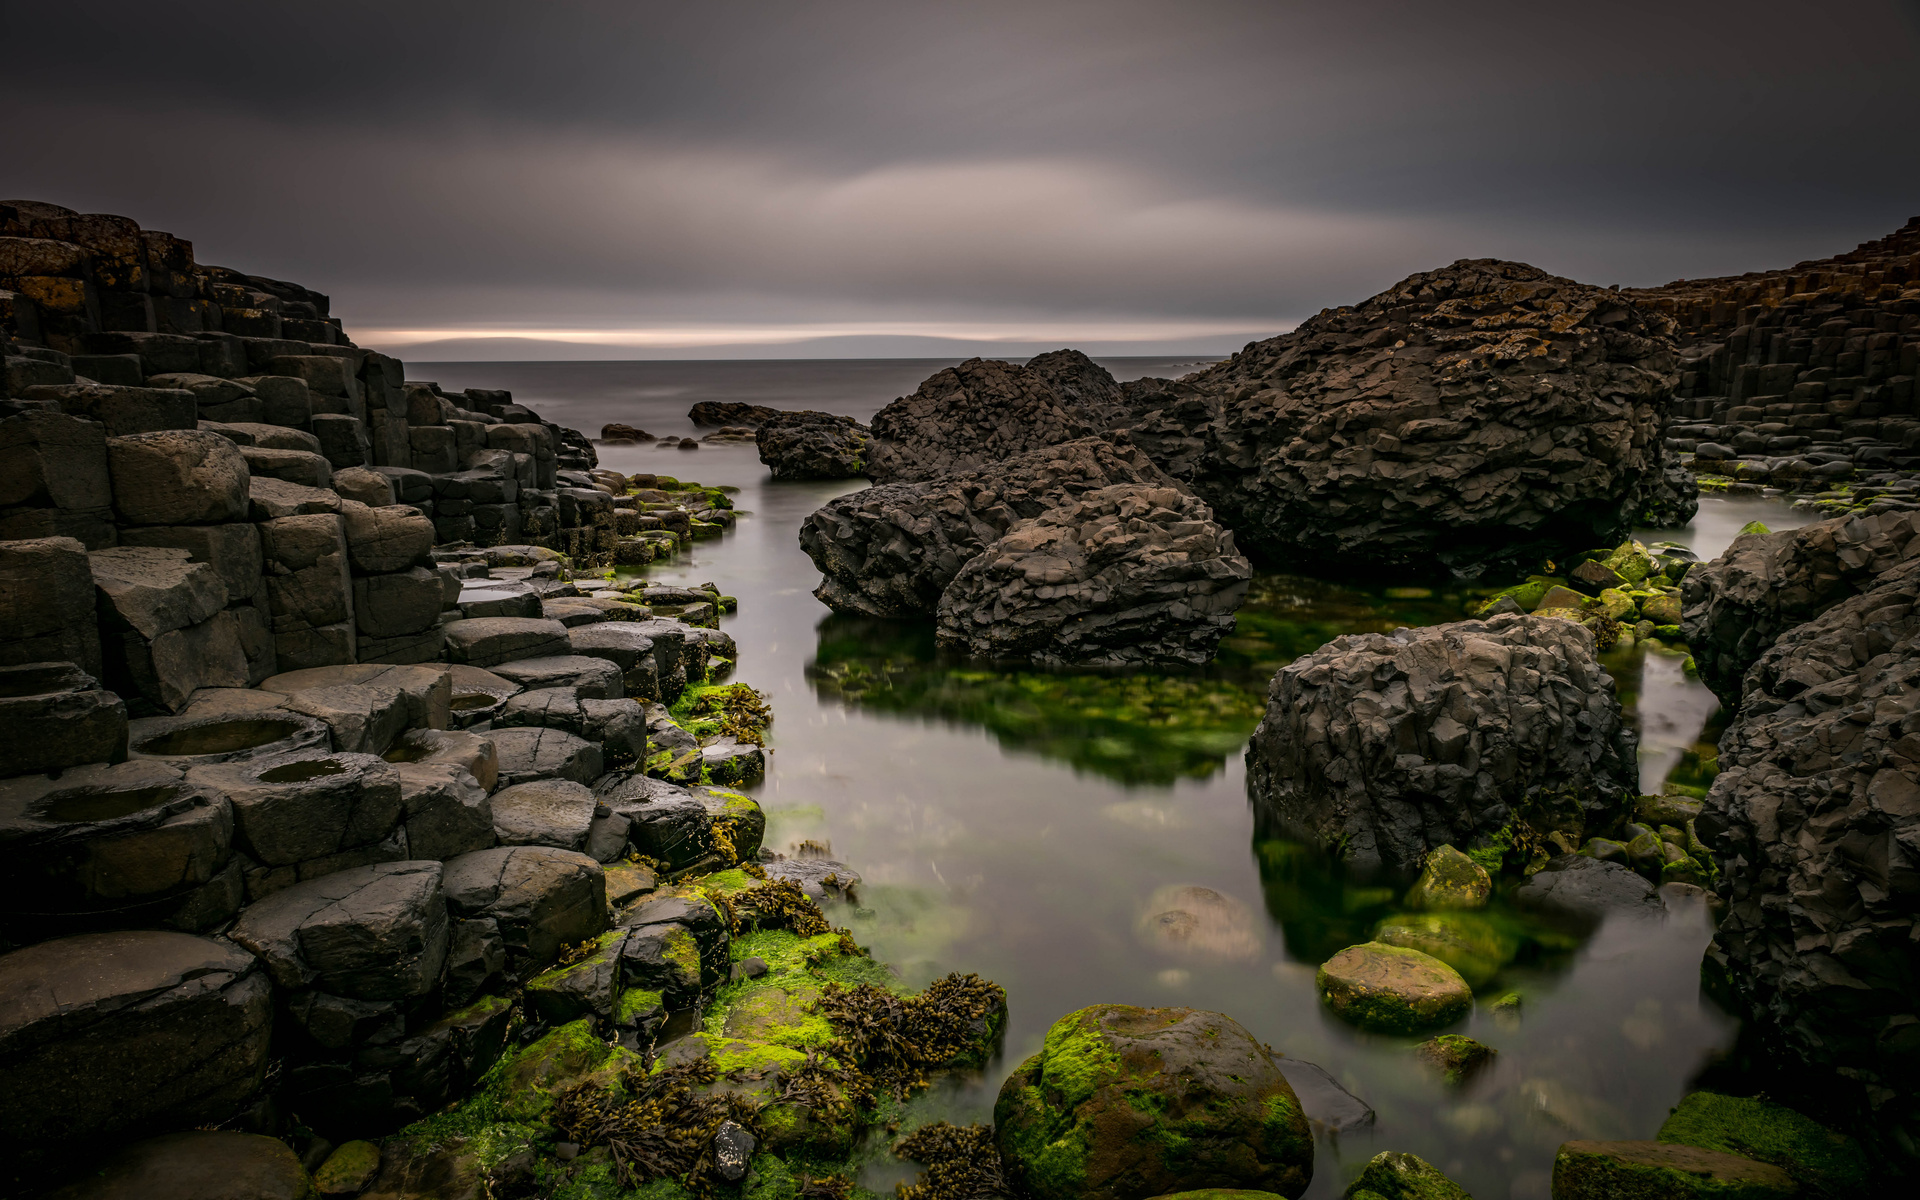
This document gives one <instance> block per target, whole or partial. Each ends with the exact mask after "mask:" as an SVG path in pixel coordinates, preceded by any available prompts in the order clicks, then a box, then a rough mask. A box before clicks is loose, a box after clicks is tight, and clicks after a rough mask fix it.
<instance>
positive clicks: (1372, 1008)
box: [1315, 942, 1473, 1033]
mask: <svg viewBox="0 0 1920 1200" xmlns="http://www.w3.org/2000/svg"><path fill="white" fill-rule="evenodd" d="M1315 983H1316V985H1317V986H1318V987H1319V989H1320V996H1321V998H1322V999H1324V1000H1325V1001H1326V1002H1327V1007H1329V1008H1331V1009H1332V1010H1333V1011H1334V1012H1335V1013H1336V1014H1337V1015H1339V1016H1340V1017H1342V1018H1343V1019H1345V1020H1348V1021H1351V1022H1353V1023H1354V1024H1355V1025H1358V1026H1360V1027H1361V1028H1363V1029H1371V1030H1375V1031H1377V1032H1380V1033H1420V1032H1423V1031H1425V1030H1428V1029H1434V1028H1437V1027H1439V1026H1441V1025H1450V1024H1452V1023H1453V1022H1455V1021H1457V1020H1459V1019H1460V1018H1461V1017H1464V1016H1466V1015H1467V1011H1468V1010H1469V1009H1471V1008H1472V1007H1473V992H1472V990H1471V989H1470V988H1468V987H1467V981H1466V980H1464V979H1462V978H1461V977H1460V973H1459V972H1457V971H1455V970H1454V969H1453V968H1452V967H1450V966H1448V965H1447V964H1446V963H1444V962H1441V961H1440V960H1439V959H1437V958H1434V957H1432V956H1431V955H1427V954H1422V953H1421V952H1420V951H1418V950H1408V949H1405V948H1403V947H1400V946H1390V945H1387V944H1385V943H1383V942H1368V943H1367V944H1365V945H1363V946H1348V947H1347V948H1346V949H1345V950H1342V951H1341V952H1340V953H1338V954H1336V955H1334V956H1333V957H1332V958H1330V959H1328V960H1327V961H1326V963H1325V964H1324V965H1322V966H1321V968H1320V972H1319V975H1318V976H1317V977H1316V979H1315Z"/></svg>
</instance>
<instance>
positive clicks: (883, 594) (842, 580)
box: [800, 437, 1173, 617]
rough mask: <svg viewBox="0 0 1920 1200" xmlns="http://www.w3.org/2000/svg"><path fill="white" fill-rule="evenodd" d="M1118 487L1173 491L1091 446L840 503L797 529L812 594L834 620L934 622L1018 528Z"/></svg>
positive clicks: (1127, 459)
mask: <svg viewBox="0 0 1920 1200" xmlns="http://www.w3.org/2000/svg"><path fill="white" fill-rule="evenodd" d="M1117 484H1140V485H1145V486H1149V487H1168V486H1173V481H1172V480H1171V479H1169V478H1168V477H1167V476H1166V475H1165V474H1164V473H1163V472H1161V471H1160V469H1159V468H1158V467H1155V466H1154V465H1153V463H1152V462H1151V461H1150V460H1148V458H1147V456H1146V455H1145V454H1142V453H1141V452H1139V451H1138V450H1135V449H1133V448H1131V447H1126V446H1116V445H1114V444H1112V443H1110V442H1107V441H1105V440H1103V439H1101V438H1093V437H1087V438H1079V439H1076V440H1074V441H1071V442H1067V443H1064V444H1062V445H1058V446H1051V447H1046V448H1042V449H1039V450H1034V451H1029V452H1027V453H1025V454H1021V455H1017V456H1015V457H1013V458H1011V459H1009V460H1007V461H1006V462H1005V463H1004V464H1002V465H1001V466H1000V467H998V468H997V469H994V470H990V471H981V472H977V473H968V474H963V475H956V476H953V477H951V478H948V479H941V480H937V481H933V482H926V483H906V484H891V485H883V486H880V487H874V488H869V489H867V490H866V491H860V492H854V493H852V494H851V495H847V496H842V497H840V498H839V499H837V500H834V501H833V502H831V503H830V504H828V505H826V506H825V507H824V508H821V509H819V510H818V511H816V512H815V513H814V514H813V515H812V516H810V517H808V518H807V519H806V521H805V522H803V523H802V524H801V526H800V546H801V548H802V549H804V550H805V551H806V552H807V557H809V558H811V559H812V560H813V565H814V566H815V567H817V568H819V570H820V573H821V574H822V575H824V576H825V577H826V578H825V579H824V580H823V581H822V582H821V584H820V586H819V587H818V588H816V589H815V590H814V593H813V594H814V595H815V596H818V597H819V598H820V600H821V601H822V602H823V603H825V604H826V605H827V606H828V607H829V608H832V609H833V610H834V611H835V612H844V613H857V614H860V615H862V616H869V617H908V616H930V615H932V614H933V613H934V612H935V611H937V610H938V608H939V604H940V594H941V593H942V592H943V591H945V590H946V587H947V585H948V584H949V583H951V582H953V578H954V576H956V575H958V574H959V573H960V568H961V567H962V566H964V565H966V563H967V561H968V560H969V559H971V558H973V557H974V556H975V555H977V554H979V553H980V551H981V550H982V549H983V548H985V547H986V546H987V545H989V544H991V543H992V542H994V541H996V540H997V539H998V538H999V537H1000V536H1001V535H1002V534H1004V533H1006V532H1007V530H1008V529H1010V528H1012V526H1013V525H1014V524H1015V523H1016V522H1018V521H1023V520H1028V519H1031V518H1033V517H1037V516H1039V515H1040V514H1042V513H1044V512H1046V511H1047V510H1048V509H1051V508H1054V507H1056V506H1058V505H1060V504H1061V503H1064V502H1066V501H1069V500H1071V499H1073V498H1075V497H1078V496H1081V495H1084V494H1086V493H1088V492H1092V491H1096V490H1098V489H1100V488H1105V487H1112V486H1114V485H1117Z"/></svg>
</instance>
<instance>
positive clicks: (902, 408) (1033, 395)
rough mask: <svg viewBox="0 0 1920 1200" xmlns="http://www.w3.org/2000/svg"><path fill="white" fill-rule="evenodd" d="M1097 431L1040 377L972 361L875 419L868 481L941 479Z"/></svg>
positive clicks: (939, 376)
mask: <svg viewBox="0 0 1920 1200" xmlns="http://www.w3.org/2000/svg"><path fill="white" fill-rule="evenodd" d="M1098 431H1099V430H1098V427H1096V426H1095V425H1094V424H1092V423H1091V422H1090V421H1088V420H1087V419H1086V417H1085V416H1083V415H1081V414H1079V413H1077V412H1074V411H1072V410H1071V409H1070V408H1068V407H1067V406H1065V405H1064V404H1062V402H1061V400H1060V397H1059V396H1057V395H1056V394H1055V393H1054V390H1053V387H1052V386H1051V384H1050V383H1049V381H1048V380H1047V378H1046V377H1045V376H1044V375H1042V374H1040V373H1039V372H1036V371H1032V370H1029V369H1028V368H1026V367H1023V366H1015V365H1013V364H1010V363H1004V362H999V361H997V360H994V359H982V358H970V359H968V360H967V361H965V362H963V363H961V364H959V365H958V366H953V367H947V368H945V369H943V370H941V371H938V372H936V373H935V374H934V375H932V376H931V377H929V378H928V379H927V380H926V381H925V382H924V383H922V384H921V385H920V387H919V388H918V389H917V390H916V391H915V392H914V393H913V394H912V395H911V396H902V397H901V398H900V399H898V400H895V401H894V402H893V403H891V404H889V405H887V406H886V407H885V408H883V409H881V410H880V412H879V413H878V414H876V415H875V416H874V418H873V425H872V445H871V460H870V462H869V465H868V469H867V474H868V475H869V476H870V477H871V478H872V479H873V480H874V481H875V482H877V483H913V482H918V481H923V480H929V479H936V478H938V477H940V476H942V475H952V474H959V473H965V472H971V471H977V470H979V469H981V468H983V467H992V466H993V465H995V464H997V463H1003V462H1005V461H1006V460H1007V459H1009V458H1012V457H1014V456H1016V455H1019V454H1024V453H1026V452H1027V451H1030V450H1037V449H1040V448H1042V447H1046V446H1055V445H1059V444H1060V443H1061V442H1068V441H1072V440H1073V439H1075V438H1082V437H1086V436H1088V435H1090V434H1093V433H1097V432H1098Z"/></svg>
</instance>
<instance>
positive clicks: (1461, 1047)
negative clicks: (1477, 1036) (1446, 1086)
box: [1376, 1033, 1498, 1190]
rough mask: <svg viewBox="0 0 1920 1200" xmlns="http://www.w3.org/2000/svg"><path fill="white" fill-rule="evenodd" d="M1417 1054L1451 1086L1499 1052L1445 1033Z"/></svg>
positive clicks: (1430, 1041) (1426, 1044)
mask: <svg viewBox="0 0 1920 1200" xmlns="http://www.w3.org/2000/svg"><path fill="white" fill-rule="evenodd" d="M1413 1053H1414V1056H1415V1057H1416V1058H1418V1059H1419V1060H1420V1061H1421V1062H1423V1063H1425V1064H1427V1065H1428V1066H1430V1067H1432V1068H1434V1069H1435V1070H1437V1071H1439V1072H1440V1073H1441V1074H1442V1075H1444V1076H1445V1077H1446V1080H1447V1082H1448V1083H1462V1082H1465V1081H1466V1079H1467V1077H1468V1076H1470V1075H1472V1074H1473V1073H1474V1072H1475V1071H1478V1070H1479V1069H1480V1068H1481V1067H1484V1066H1486V1065H1487V1064H1488V1063H1490V1062H1492V1061H1493V1057H1494V1055H1495V1054H1496V1053H1498V1052H1497V1051H1495V1050H1494V1048H1493V1047H1491V1046H1488V1045H1484V1044H1482V1043H1480V1042H1476V1041H1474V1040H1473V1039H1472V1038H1470V1037H1462V1036H1461V1035H1460V1034H1457V1033H1443V1034H1441V1035H1440V1036H1438V1037H1431V1038H1428V1039H1427V1040H1426V1041H1424V1042H1421V1043H1420V1044H1419V1045H1418V1046H1416V1047H1415V1048H1414V1051H1413ZM1376 1190H1378V1189H1376Z"/></svg>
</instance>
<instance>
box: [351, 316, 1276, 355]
mask: <svg viewBox="0 0 1920 1200" xmlns="http://www.w3.org/2000/svg"><path fill="white" fill-rule="evenodd" d="M1296 324H1297V322H1293V321H1271V320H1259V319H1252V318H1250V319H1248V320H1245V321H1165V320H1159V321H1132V322H1040V323H1032V324H1029V323H1024V322H1009V323H1005V324H955V323H950V322H939V321H895V322H869V321H861V322H840V323H831V324H820V325H768V326H686V327H676V326H639V327H629V328H621V329H604V328H603V329H552V328H527V329H514V328H500V327H497V326H488V327H482V328H441V329H377V328H376V329H366V328H362V329H350V330H348V333H349V335H350V336H351V337H352V338H353V339H354V341H355V343H356V344H358V345H362V346H393V347H404V346H413V345H418V344H420V343H423V342H441V341H454V340H482V339H495V338H520V339H526V340H529V341H541V342H567V343H574V344H579V345H590V346H635V347H645V348H656V349H667V348H674V347H694V346H741V345H748V346H755V345H757V346H777V345H788V344H793V343H797V342H807V341H813V340H815V339H818V338H828V337H876V336H877V337H937V338H948V339H951V340H954V341H961V342H1062V343H1072V342H1141V341H1157V340H1167V339H1173V338H1190V337H1218V336H1223V335H1227V334H1234V335H1251V336H1255V337H1272V336H1273V335H1275V334H1278V333H1285V332H1286V331H1288V330H1290V329H1292V328H1293V327H1294V326H1295V325H1296Z"/></svg>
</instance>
